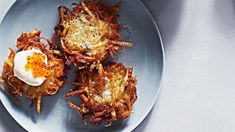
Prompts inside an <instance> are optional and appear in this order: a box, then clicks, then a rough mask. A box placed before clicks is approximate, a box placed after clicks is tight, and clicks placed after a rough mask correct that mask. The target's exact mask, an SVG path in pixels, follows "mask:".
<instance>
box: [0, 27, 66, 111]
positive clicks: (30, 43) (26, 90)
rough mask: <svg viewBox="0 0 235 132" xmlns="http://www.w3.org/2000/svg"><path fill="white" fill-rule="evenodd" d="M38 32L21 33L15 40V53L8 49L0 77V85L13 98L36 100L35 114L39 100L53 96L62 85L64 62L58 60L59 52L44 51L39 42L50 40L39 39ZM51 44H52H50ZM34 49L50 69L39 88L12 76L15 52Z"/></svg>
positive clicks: (48, 41) (39, 103) (42, 45)
mask: <svg viewBox="0 0 235 132" xmlns="http://www.w3.org/2000/svg"><path fill="white" fill-rule="evenodd" d="M40 33H41V31H40V30H34V31H32V32H29V33H22V34H21V36H20V37H19V38H18V39H17V45H16V47H17V48H18V50H17V51H14V50H13V49H10V51H11V52H10V55H9V56H8V58H7V59H6V60H5V61H4V65H3V72H2V76H1V78H0V79H1V83H2V84H3V86H4V88H5V89H6V90H8V91H9V92H10V93H11V94H12V95H14V96H21V95H22V94H25V95H26V96H27V98H29V99H32V100H37V108H36V110H37V112H40V105H41V98H42V96H46V95H54V94H55V93H56V92H57V90H58V89H59V88H60V87H61V86H62V85H63V82H64V81H63V76H64V75H65V73H64V61H63V60H62V59H60V58H59V57H58V56H60V54H61V53H60V52H59V51H57V50H52V49H51V50H48V49H46V47H47V45H46V44H43V43H42V42H41V40H42V39H43V40H46V41H47V43H50V40H48V39H45V38H42V37H40ZM50 44H52V43H50ZM32 48H36V49H39V50H41V51H42V52H43V53H44V54H46V55H47V58H48V66H49V69H50V76H49V77H47V78H46V80H45V81H44V83H43V84H42V85H40V86H30V85H28V84H26V83H24V82H23V81H21V80H20V79H18V78H17V77H15V76H14V73H13V68H14V57H15V54H16V52H19V51H22V50H29V49H32Z"/></svg>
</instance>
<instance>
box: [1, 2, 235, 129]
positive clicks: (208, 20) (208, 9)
mask: <svg viewBox="0 0 235 132" xmlns="http://www.w3.org/2000/svg"><path fill="white" fill-rule="evenodd" d="M13 1H14V0H0V19H2V17H3V15H4V14H5V12H6V10H7V9H8V7H9V5H10V4H11V3H12V2H13ZM145 2H146V4H147V5H148V7H149V8H150V10H151V12H152V14H153V16H154V17H155V19H156V21H157V23H158V25H159V28H160V31H161V34H162V38H163V41H164V47H165V53H166V67H165V74H164V80H163V84H162V90H161V93H160V96H159V98H158V102H157V104H156V105H155V107H154V108H153V110H152V111H151V113H150V114H149V115H148V117H147V118H146V119H145V120H144V122H142V123H141V124H140V126H139V127H138V128H137V129H135V132H142V131H146V132H152V131H155V132H235V77H234V76H235V69H234V68H235V0H145ZM0 113H1V114H0V132H5V131H6V132H13V131H14V132H15V131H18V132H24V129H23V128H21V127H20V126H19V125H18V124H17V123H16V122H15V121H14V119H13V118H12V117H11V116H10V115H8V113H7V111H6V110H5V108H4V107H3V106H2V104H0Z"/></svg>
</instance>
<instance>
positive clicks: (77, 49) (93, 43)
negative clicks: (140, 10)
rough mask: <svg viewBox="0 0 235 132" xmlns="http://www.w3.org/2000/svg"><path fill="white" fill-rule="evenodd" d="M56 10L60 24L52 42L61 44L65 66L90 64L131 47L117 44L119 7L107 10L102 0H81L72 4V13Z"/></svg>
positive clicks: (119, 36)
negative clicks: (121, 49)
mask: <svg viewBox="0 0 235 132" xmlns="http://www.w3.org/2000/svg"><path fill="white" fill-rule="evenodd" d="M58 10H59V17H60V21H59V23H58V24H57V26H56V27H55V35H54V38H53V41H54V42H56V40H57V41H58V40H59V41H60V43H61V47H62V48H63V50H64V52H65V57H66V60H67V64H70V63H73V64H75V65H79V63H82V64H92V63H93V62H95V61H102V60H103V59H104V58H106V57H107V55H108V54H110V55H111V56H113V55H114V54H116V52H117V51H118V50H120V47H132V44H131V43H128V42H121V41H120V39H121V35H120V29H121V25H120V24H119V23H118V21H117V17H118V11H119V4H117V5H115V6H112V7H110V6H109V5H108V4H107V2H105V1H101V0H98V1H95V0H84V1H82V2H81V3H79V4H75V3H74V4H73V9H72V10H69V9H68V8H67V7H65V6H60V7H59V8H58ZM95 63H96V62H95Z"/></svg>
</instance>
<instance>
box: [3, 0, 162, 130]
mask: <svg viewBox="0 0 235 132" xmlns="http://www.w3.org/2000/svg"><path fill="white" fill-rule="evenodd" d="M72 2H75V1H72V0H17V1H16V2H15V3H14V4H13V5H12V7H11V8H10V9H9V11H8V12H7V14H6V16H5V17H4V19H3V21H2V23H1V25H0V66H1V67H2V65H3V61H4V59H5V58H6V57H7V56H8V54H9V50H8V48H9V47H14V48H15V42H16V38H17V37H18V36H19V35H20V33H21V32H28V31H32V30H33V29H35V28H39V29H41V31H42V36H45V37H48V38H51V37H52V35H53V32H54V26H55V25H56V23H57V21H58V14H57V7H58V6H59V5H61V4H63V5H67V6H69V7H71V3H72ZM109 2H110V3H111V4H112V3H117V2H118V1H115V0H111V1H109ZM119 21H120V22H121V23H122V24H124V25H126V26H127V28H125V30H123V38H124V39H125V40H128V41H131V42H132V43H134V47H133V48H125V49H124V50H123V51H122V52H120V53H119V54H118V55H117V56H115V57H114V58H113V59H114V60H115V61H117V62H122V63H123V64H125V65H126V66H132V67H134V75H135V76H137V79H138V85H137V94H138V99H137V101H136V103H135V104H134V108H133V111H134V113H133V114H132V115H131V116H130V117H129V118H128V119H126V120H122V121H117V122H114V123H113V124H112V126H111V127H109V128H104V127H103V126H102V125H100V126H93V125H91V124H88V125H87V126H85V125H84V124H83V122H82V120H81V118H80V116H79V115H78V114H77V112H75V111H74V110H72V109H70V107H68V105H67V104H66V102H65V100H64V95H65V93H66V92H68V90H69V89H71V88H72V86H70V85H68V84H66V85H64V87H63V88H62V89H61V90H60V91H59V93H58V94H56V95H55V96H50V97H45V98H43V100H42V111H41V114H37V113H36V112H35V108H30V107H29V104H30V101H29V100H26V99H22V101H21V103H17V102H15V100H14V99H13V98H12V97H11V96H9V94H8V93H6V92H5V91H4V90H1V95H0V98H1V101H2V103H3V105H4V106H5V108H6V109H7V111H8V112H9V113H10V114H11V116H12V117H13V118H14V119H15V120H16V121H17V122H18V123H19V124H20V125H21V126H22V127H23V128H24V129H26V130H27V131H34V132H35V131H56V132H65V131H71V132H72V131H131V130H133V129H134V128H135V127H137V126H138V125H139V124H140V123H141V121H143V119H144V118H145V117H146V116H147V114H148V113H149V112H150V110H151V108H152V107H153V105H154V103H155V101H156V99H157V96H158V93H159V89H160V82H161V78H162V71H163V65H164V55H163V50H162V49H163V48H162V41H161V37H160V34H159V31H158V28H157V26H156V24H155V22H154V20H153V18H152V16H151V14H150V12H149V11H148V9H147V8H146V7H145V6H144V4H143V3H142V2H141V1H139V0H123V1H122V3H121V8H120V17H119ZM0 72H1V71H0ZM69 74H70V75H68V76H69V78H71V77H72V76H73V73H69ZM77 100H79V97H77ZM33 107H35V106H33Z"/></svg>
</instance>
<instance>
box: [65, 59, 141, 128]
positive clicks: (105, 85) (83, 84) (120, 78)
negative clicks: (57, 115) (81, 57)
mask: <svg viewBox="0 0 235 132" xmlns="http://www.w3.org/2000/svg"><path fill="white" fill-rule="evenodd" d="M100 69H102V70H101V71H98V70H92V71H89V68H87V69H84V70H82V71H79V72H78V73H77V83H76V88H77V89H76V90H75V91H73V92H71V93H68V94H67V95H66V97H70V96H76V95H79V96H80V98H81V100H82V104H80V105H79V106H77V105H75V104H73V103H72V102H68V104H69V105H70V107H72V108H73V109H74V110H77V111H79V112H80V113H81V115H82V118H83V120H86V118H89V119H90V122H91V123H93V124H99V123H101V122H102V121H105V122H107V123H108V124H107V125H106V126H110V125H111V123H112V122H113V121H115V120H117V119H125V118H127V117H129V115H130V114H131V113H132V105H133V104H134V102H135V101H136V99H137V94H136V83H137V80H136V78H135V77H133V76H132V68H125V66H124V65H122V64H121V63H114V62H111V63H108V64H105V65H104V66H103V68H99V70H100Z"/></svg>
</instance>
